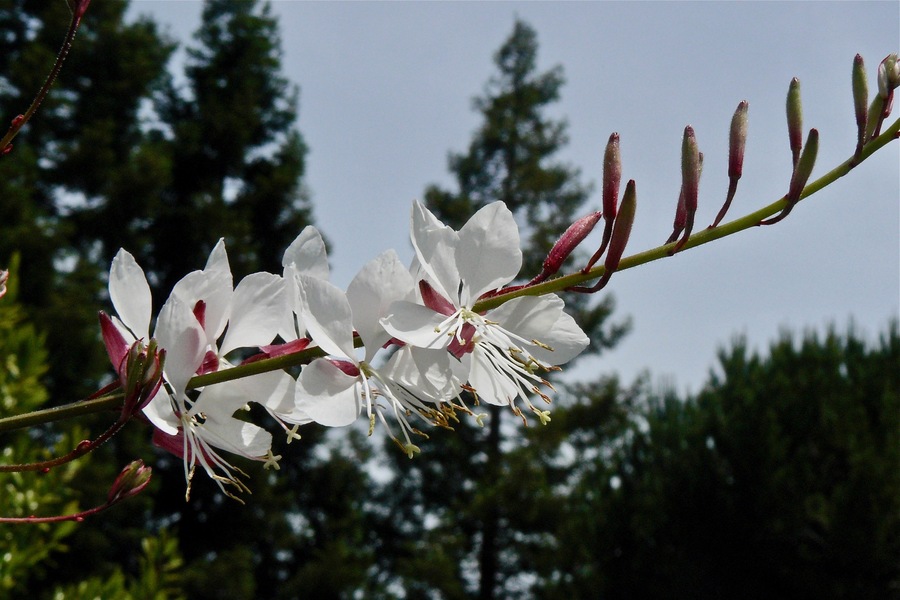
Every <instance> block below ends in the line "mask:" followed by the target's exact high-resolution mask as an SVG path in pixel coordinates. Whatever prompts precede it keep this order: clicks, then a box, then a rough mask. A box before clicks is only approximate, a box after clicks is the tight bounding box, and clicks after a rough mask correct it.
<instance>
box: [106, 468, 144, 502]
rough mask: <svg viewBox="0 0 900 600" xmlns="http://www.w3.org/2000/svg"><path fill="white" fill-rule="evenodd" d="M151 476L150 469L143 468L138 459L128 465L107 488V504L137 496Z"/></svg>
mask: <svg viewBox="0 0 900 600" xmlns="http://www.w3.org/2000/svg"><path fill="white" fill-rule="evenodd" d="M151 474H152V469H151V468H150V467H145V466H144V461H142V460H140V459H138V460H135V461H132V462H131V463H129V464H128V466H126V467H125V468H124V469H122V471H121V472H120V473H119V475H118V477H116V480H115V481H114V482H113V484H112V486H111V487H110V488H109V493H107V495H106V502H107V504H115V503H116V502H120V501H122V500H124V499H126V498H130V497H131V496H134V495H135V494H139V493H140V492H141V490H143V489H144V488H145V487H147V484H148V483H150V475H151Z"/></svg>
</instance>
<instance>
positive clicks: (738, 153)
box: [728, 100, 750, 179]
mask: <svg viewBox="0 0 900 600" xmlns="http://www.w3.org/2000/svg"><path fill="white" fill-rule="evenodd" d="M749 106H750V105H749V104H748V103H747V101H746V100H741V102H740V103H739V104H738V106H737V109H736V110H735V111H734V116H733V117H731V131H730V133H729V136H728V177H729V178H731V177H733V178H736V179H737V178H740V176H741V175H742V174H743V170H744V147H745V146H746V145H747V109H748V108H749Z"/></svg>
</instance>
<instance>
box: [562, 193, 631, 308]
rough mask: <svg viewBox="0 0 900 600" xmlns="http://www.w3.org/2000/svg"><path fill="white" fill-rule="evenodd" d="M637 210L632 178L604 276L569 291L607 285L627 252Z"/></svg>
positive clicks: (613, 232) (621, 206) (614, 232)
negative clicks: (587, 285)
mask: <svg viewBox="0 0 900 600" xmlns="http://www.w3.org/2000/svg"><path fill="white" fill-rule="evenodd" d="M636 211H637V192H635V185H634V180H633V179H631V180H629V181H628V183H627V184H626V185H625V194H624V195H623V196H622V203H621V204H620V205H619V211H618V214H616V220H615V223H614V225H613V231H612V236H611V237H610V240H609V251H608V252H607V254H606V262H604V264H603V266H604V269H605V270H604V273H603V277H601V278H600V280H599V281H598V282H597V283H595V284H594V285H593V286H591V287H583V286H573V287H570V288H568V291H570V292H581V293H584V294H593V293H594V292H597V291H600V290H602V289H603V288H604V287H606V284H607V283H609V280H610V278H612V275H613V273H615V272H616V269H618V268H619V261H620V260H621V259H622V254H623V253H624V252H625V246H626V245H627V244H628V238H629V236H630V235H631V226H632V225H633V224H634V215H635V212H636Z"/></svg>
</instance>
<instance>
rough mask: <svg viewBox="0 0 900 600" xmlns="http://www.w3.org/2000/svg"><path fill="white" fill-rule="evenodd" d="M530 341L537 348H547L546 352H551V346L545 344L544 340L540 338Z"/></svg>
mask: <svg viewBox="0 0 900 600" xmlns="http://www.w3.org/2000/svg"><path fill="white" fill-rule="evenodd" d="M531 343H532V344H534V345H535V346H537V347H538V348H543V349H544V350H547V351H548V352H553V348H551V347H550V346H548V345H547V344H545V343H544V342H542V341H540V340H531Z"/></svg>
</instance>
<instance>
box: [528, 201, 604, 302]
mask: <svg viewBox="0 0 900 600" xmlns="http://www.w3.org/2000/svg"><path fill="white" fill-rule="evenodd" d="M599 220H600V213H599V212H594V213H591V214H589V215H585V216H583V217H581V218H580V219H578V220H577V221H575V222H574V223H572V224H571V225H569V227H568V229H566V231H565V233H563V234H562V235H561V236H560V238H559V239H558V240H557V241H556V243H555V244H553V248H551V249H550V252H549V253H548V254H547V258H546V259H544V264H543V266H542V268H541V272H540V274H539V275H538V276H537V277H535V278H534V279H532V280H531V281H530V282H529V285H534V284H536V283H540V282H541V281H543V280H545V279H547V278H548V277H550V276H551V275H553V274H554V273H556V272H557V271H559V269H560V267H562V264H563V262H565V260H566V259H567V258H568V257H569V255H570V254H572V251H573V250H575V248H576V247H578V244H580V243H581V242H582V241H584V238H586V237H587V236H588V234H589V233H590V232H591V231H592V230H593V229H594V226H595V225H596V224H597V222H598V221H599Z"/></svg>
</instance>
